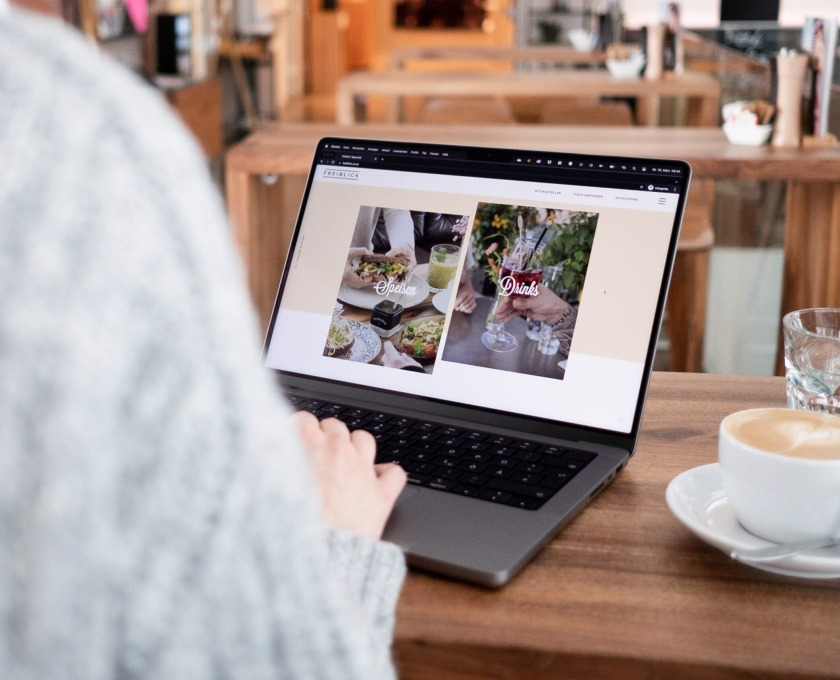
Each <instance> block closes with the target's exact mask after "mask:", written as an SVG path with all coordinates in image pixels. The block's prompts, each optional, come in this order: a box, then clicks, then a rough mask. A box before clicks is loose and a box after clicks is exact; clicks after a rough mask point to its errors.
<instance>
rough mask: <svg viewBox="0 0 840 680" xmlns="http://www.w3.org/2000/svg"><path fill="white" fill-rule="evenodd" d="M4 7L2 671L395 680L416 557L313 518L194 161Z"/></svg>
mask: <svg viewBox="0 0 840 680" xmlns="http://www.w3.org/2000/svg"><path fill="white" fill-rule="evenodd" d="M3 2H4V0H0V4H2V3H3ZM2 9H3V8H2V7H0V677H2V678H3V679H4V680H29V679H34V678H38V679H46V678H78V679H79V680H100V679H104V678H109V679H117V678H120V679H122V678H126V679H128V678H132V679H133V678H166V679H167V680H180V679H184V680H203V679H205V678H206V679H208V680H209V679H211V678H212V679H213V680H220V679H222V678H243V679H247V680H261V679H263V678H292V679H295V680H297V679H303V678H341V679H342V680H350V679H352V678H360V679H361V678H364V679H365V680H373V679H375V678H382V677H392V676H393V673H394V671H393V668H392V666H391V661H390V643H391V635H392V627H393V616H394V609H395V606H396V600H397V597H398V593H399V589H400V587H401V584H402V580H403V577H404V573H405V565H404V560H403V557H402V554H401V553H400V551H399V550H398V549H397V548H396V547H395V546H393V545H389V544H385V543H381V542H373V541H369V540H366V539H362V538H360V537H357V536H354V535H351V534H349V533H342V532H330V531H328V530H327V529H325V528H324V527H323V525H322V524H321V522H320V519H319V515H318V512H319V509H318V506H317V502H316V497H315V495H314V493H313V482H312V479H311V477H310V470H309V468H308V465H307V461H306V458H305V455H304V453H303V451H302V449H301V446H300V444H299V443H298V442H297V440H296V439H295V436H294V433H293V430H292V428H291V426H290V423H289V419H288V410H287V407H286V406H285V405H284V403H283V402H282V400H281V398H280V397H279V396H278V394H277V392H276V389H275V387H274V384H273V382H272V381H271V379H270V377H269V376H267V375H266V374H265V371H264V369H263V368H262V367H261V365H260V361H259V354H260V350H259V340H258V331H257V324H256V321H255V316H254V314H253V312H252V309H251V307H250V302H249V299H248V296H247V292H246V289H245V285H244V276H243V271H242V269H241V267H240V265H239V263H238V262H237V259H236V257H235V255H234V253H235V249H234V246H233V244H232V240H231V237H230V232H229V228H228V225H227V224H226V222H225V218H224V210H223V205H222V203H221V201H220V199H219V197H218V196H217V195H216V193H215V192H214V190H213V187H212V183H211V182H210V180H209V176H208V173H207V170H206V166H205V165H204V163H203V160H202V158H201V156H200V153H199V151H198V148H197V147H196V146H195V144H194V143H193V142H192V141H191V140H190V139H188V137H187V136H186V135H185V131H184V129H183V128H182V127H181V125H180V123H178V122H177V120H175V119H174V118H173V116H172V115H171V114H170V113H169V111H168V109H167V107H166V105H165V102H164V101H163V100H162V98H161V97H160V96H159V95H158V94H157V93H155V92H153V91H152V90H151V89H149V88H146V87H145V86H144V85H142V84H141V83H140V82H139V80H135V78H134V77H133V76H131V75H130V74H127V73H125V72H124V71H123V70H122V69H121V68H120V67H118V66H116V65H113V64H110V63H107V62H106V61H105V60H104V59H102V58H101V57H100V56H99V55H98V54H97V53H96V51H95V50H94V49H93V48H92V47H91V46H90V45H89V44H87V43H86V42H85V41H84V40H83V39H82V38H81V37H80V36H77V35H76V34H75V32H73V31H72V30H70V29H67V28H65V27H63V26H61V25H60V24H59V22H56V21H48V20H43V19H38V18H35V17H34V16H32V15H27V14H24V13H22V12H15V11H12V12H5V13H4V12H3V11H2Z"/></svg>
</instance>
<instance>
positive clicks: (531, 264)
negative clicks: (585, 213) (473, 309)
mask: <svg viewBox="0 0 840 680" xmlns="http://www.w3.org/2000/svg"><path fill="white" fill-rule="evenodd" d="M540 240H541V239H539V240H533V239H528V238H523V237H520V238H517V239H516V241H515V242H514V245H513V248H511V250H510V252H508V253H507V254H506V255H505V257H504V259H503V260H502V268H501V271H500V272H499V282H498V286H497V294H496V302H495V303H494V305H493V311H492V312H491V313H490V316H489V317H488V319H487V331H486V332H484V333H482V335H481V342H482V344H483V345H484V346H485V347H486V348H487V349H490V350H493V351H494V352H510V351H511V350H514V349H516V347H517V344H518V343H517V341H516V337H514V336H513V335H512V334H511V333H509V332H508V331H507V330H505V324H504V322H503V321H500V320H499V318H498V316H497V314H496V310H497V308H498V307H499V305H502V304H504V302H505V300H506V299H507V298H511V299H516V298H521V297H525V296H533V295H537V293H538V286H539V283H540V279H541V278H542V271H543V266H542V253H543V250H544V249H545V244H543V243H540Z"/></svg>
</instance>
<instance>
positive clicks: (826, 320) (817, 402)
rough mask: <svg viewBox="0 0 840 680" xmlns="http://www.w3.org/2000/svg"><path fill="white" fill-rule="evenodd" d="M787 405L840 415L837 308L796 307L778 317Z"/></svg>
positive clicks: (839, 314) (839, 360)
mask: <svg viewBox="0 0 840 680" xmlns="http://www.w3.org/2000/svg"><path fill="white" fill-rule="evenodd" d="M782 328H783V332H784V337H785V376H786V386H787V399H788V406H789V407H790V408H798V409H804V410H807V411H821V412H823V413H832V414H835V415H840V309H800V310H798V311H795V312H790V313H789V314H786V315H785V317H784V319H783V320H782Z"/></svg>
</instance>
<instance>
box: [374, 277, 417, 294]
mask: <svg viewBox="0 0 840 680" xmlns="http://www.w3.org/2000/svg"><path fill="white" fill-rule="evenodd" d="M373 289H374V290H375V291H376V292H377V293H378V294H379V295H388V294H390V293H400V294H401V295H414V294H415V293H416V292H417V287H416V286H409V285H408V284H407V283H406V282H405V281H403V282H401V283H394V279H393V277H391V278H390V279H388V280H387V281H380V282H379V283H377V284H376V285H375V286H374V287H373Z"/></svg>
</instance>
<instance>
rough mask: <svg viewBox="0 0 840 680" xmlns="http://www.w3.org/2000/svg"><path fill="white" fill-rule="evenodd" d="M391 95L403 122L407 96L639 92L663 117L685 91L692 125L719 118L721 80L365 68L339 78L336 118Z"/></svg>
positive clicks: (641, 104) (643, 117)
mask: <svg viewBox="0 0 840 680" xmlns="http://www.w3.org/2000/svg"><path fill="white" fill-rule="evenodd" d="M372 95H379V96H383V97H386V98H387V100H388V102H389V105H388V108H387V113H386V115H387V122H389V123H397V122H400V119H401V114H400V101H401V99H402V98H403V97H409V96H415V97H476V96H479V97H481V96H488V95H493V96H498V97H546V98H559V97H596V98H597V97H634V98H636V100H637V116H638V118H639V121H640V122H642V123H643V124H646V125H656V124H657V122H658V111H659V104H658V102H659V99H660V98H661V97H669V96H673V97H685V98H686V99H687V101H688V105H687V112H686V119H687V124H688V125H703V126H714V125H717V123H718V112H719V101H720V85H719V84H718V82H717V80H716V79H715V78H714V77H712V76H710V75H708V74H705V73H681V74H675V73H667V74H666V75H665V76H664V77H663V78H661V79H659V80H647V79H646V78H641V77H640V78H631V79H620V78H614V77H613V76H612V75H610V73H609V72H607V71H603V70H602V71H591V70H587V71H570V70H563V71H560V70H558V71H536V72H535V71H504V72H499V71H385V72H378V71H360V72H357V73H351V74H350V75H347V76H345V77H344V78H342V79H341V80H339V81H338V85H337V87H336V122H337V123H339V124H342V125H348V124H351V123H354V122H356V121H357V119H359V118H360V119H361V120H362V121H363V120H364V100H365V98H366V97H369V96H372Z"/></svg>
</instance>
